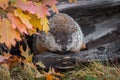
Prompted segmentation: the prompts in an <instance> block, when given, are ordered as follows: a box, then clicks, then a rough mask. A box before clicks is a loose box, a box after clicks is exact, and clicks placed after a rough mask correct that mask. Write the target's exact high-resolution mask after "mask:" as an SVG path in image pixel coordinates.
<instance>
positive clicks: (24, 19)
mask: <svg viewBox="0 0 120 80" xmlns="http://www.w3.org/2000/svg"><path fill="white" fill-rule="evenodd" d="M14 13H15V15H16V16H17V17H19V18H20V20H21V21H22V22H23V23H24V24H25V25H26V27H27V28H29V29H32V25H31V24H30V22H29V20H30V19H31V17H30V16H29V15H27V14H24V13H23V12H22V10H21V9H19V8H18V9H17V10H14Z"/></svg>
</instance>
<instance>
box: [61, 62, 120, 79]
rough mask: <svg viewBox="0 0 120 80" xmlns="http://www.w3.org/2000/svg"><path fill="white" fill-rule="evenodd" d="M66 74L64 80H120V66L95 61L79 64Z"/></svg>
mask: <svg viewBox="0 0 120 80" xmlns="http://www.w3.org/2000/svg"><path fill="white" fill-rule="evenodd" d="M65 75H66V77H65V78H64V79H63V80H120V67H119V66H115V65H113V66H110V65H106V66H105V65H103V64H101V63H99V62H93V63H91V64H89V65H88V66H83V65H81V66H80V65H77V66H75V69H74V70H72V71H68V72H67V73H65Z"/></svg>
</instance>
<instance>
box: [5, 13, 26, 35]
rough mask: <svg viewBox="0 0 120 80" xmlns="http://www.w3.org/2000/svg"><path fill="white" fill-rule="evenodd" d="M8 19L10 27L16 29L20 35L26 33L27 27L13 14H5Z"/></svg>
mask: <svg viewBox="0 0 120 80" xmlns="http://www.w3.org/2000/svg"><path fill="white" fill-rule="evenodd" d="M7 16H8V19H9V20H10V21H11V24H12V27H13V28H14V29H16V28H17V29H18V30H19V31H20V33H25V34H28V33H27V27H26V26H25V25H24V24H23V23H22V22H21V21H20V19H19V18H17V17H16V16H15V15H14V14H13V13H8V14H7Z"/></svg>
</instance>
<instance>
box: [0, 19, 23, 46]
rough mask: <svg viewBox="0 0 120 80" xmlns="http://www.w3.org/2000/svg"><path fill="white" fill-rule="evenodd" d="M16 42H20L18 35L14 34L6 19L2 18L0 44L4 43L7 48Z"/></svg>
mask: <svg viewBox="0 0 120 80" xmlns="http://www.w3.org/2000/svg"><path fill="white" fill-rule="evenodd" d="M15 39H16V40H18V41H20V40H21V38H20V34H19V33H18V32H16V31H15V30H14V29H13V28H12V25H11V24H10V22H9V20H8V19H5V18H3V19H2V21H0V43H5V44H6V45H7V47H8V48H11V45H13V46H14V45H15V44H16V41H15Z"/></svg>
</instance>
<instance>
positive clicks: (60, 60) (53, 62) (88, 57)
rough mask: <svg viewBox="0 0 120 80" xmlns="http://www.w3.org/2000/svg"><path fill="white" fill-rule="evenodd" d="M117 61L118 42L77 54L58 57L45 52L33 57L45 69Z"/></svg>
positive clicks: (118, 54) (119, 57)
mask: <svg viewBox="0 0 120 80" xmlns="http://www.w3.org/2000/svg"><path fill="white" fill-rule="evenodd" d="M117 59H120V41H117V42H113V43H110V44H104V45H101V46H100V47H97V48H94V49H90V50H87V51H81V52H79V53H64V55H59V54H54V53H51V52H46V53H43V54H40V55H37V56H35V57H34V60H35V62H38V61H41V62H43V64H44V65H45V66H46V67H54V68H59V69H62V68H64V69H66V68H72V67H73V64H74V63H75V62H92V61H116V60H117Z"/></svg>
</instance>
